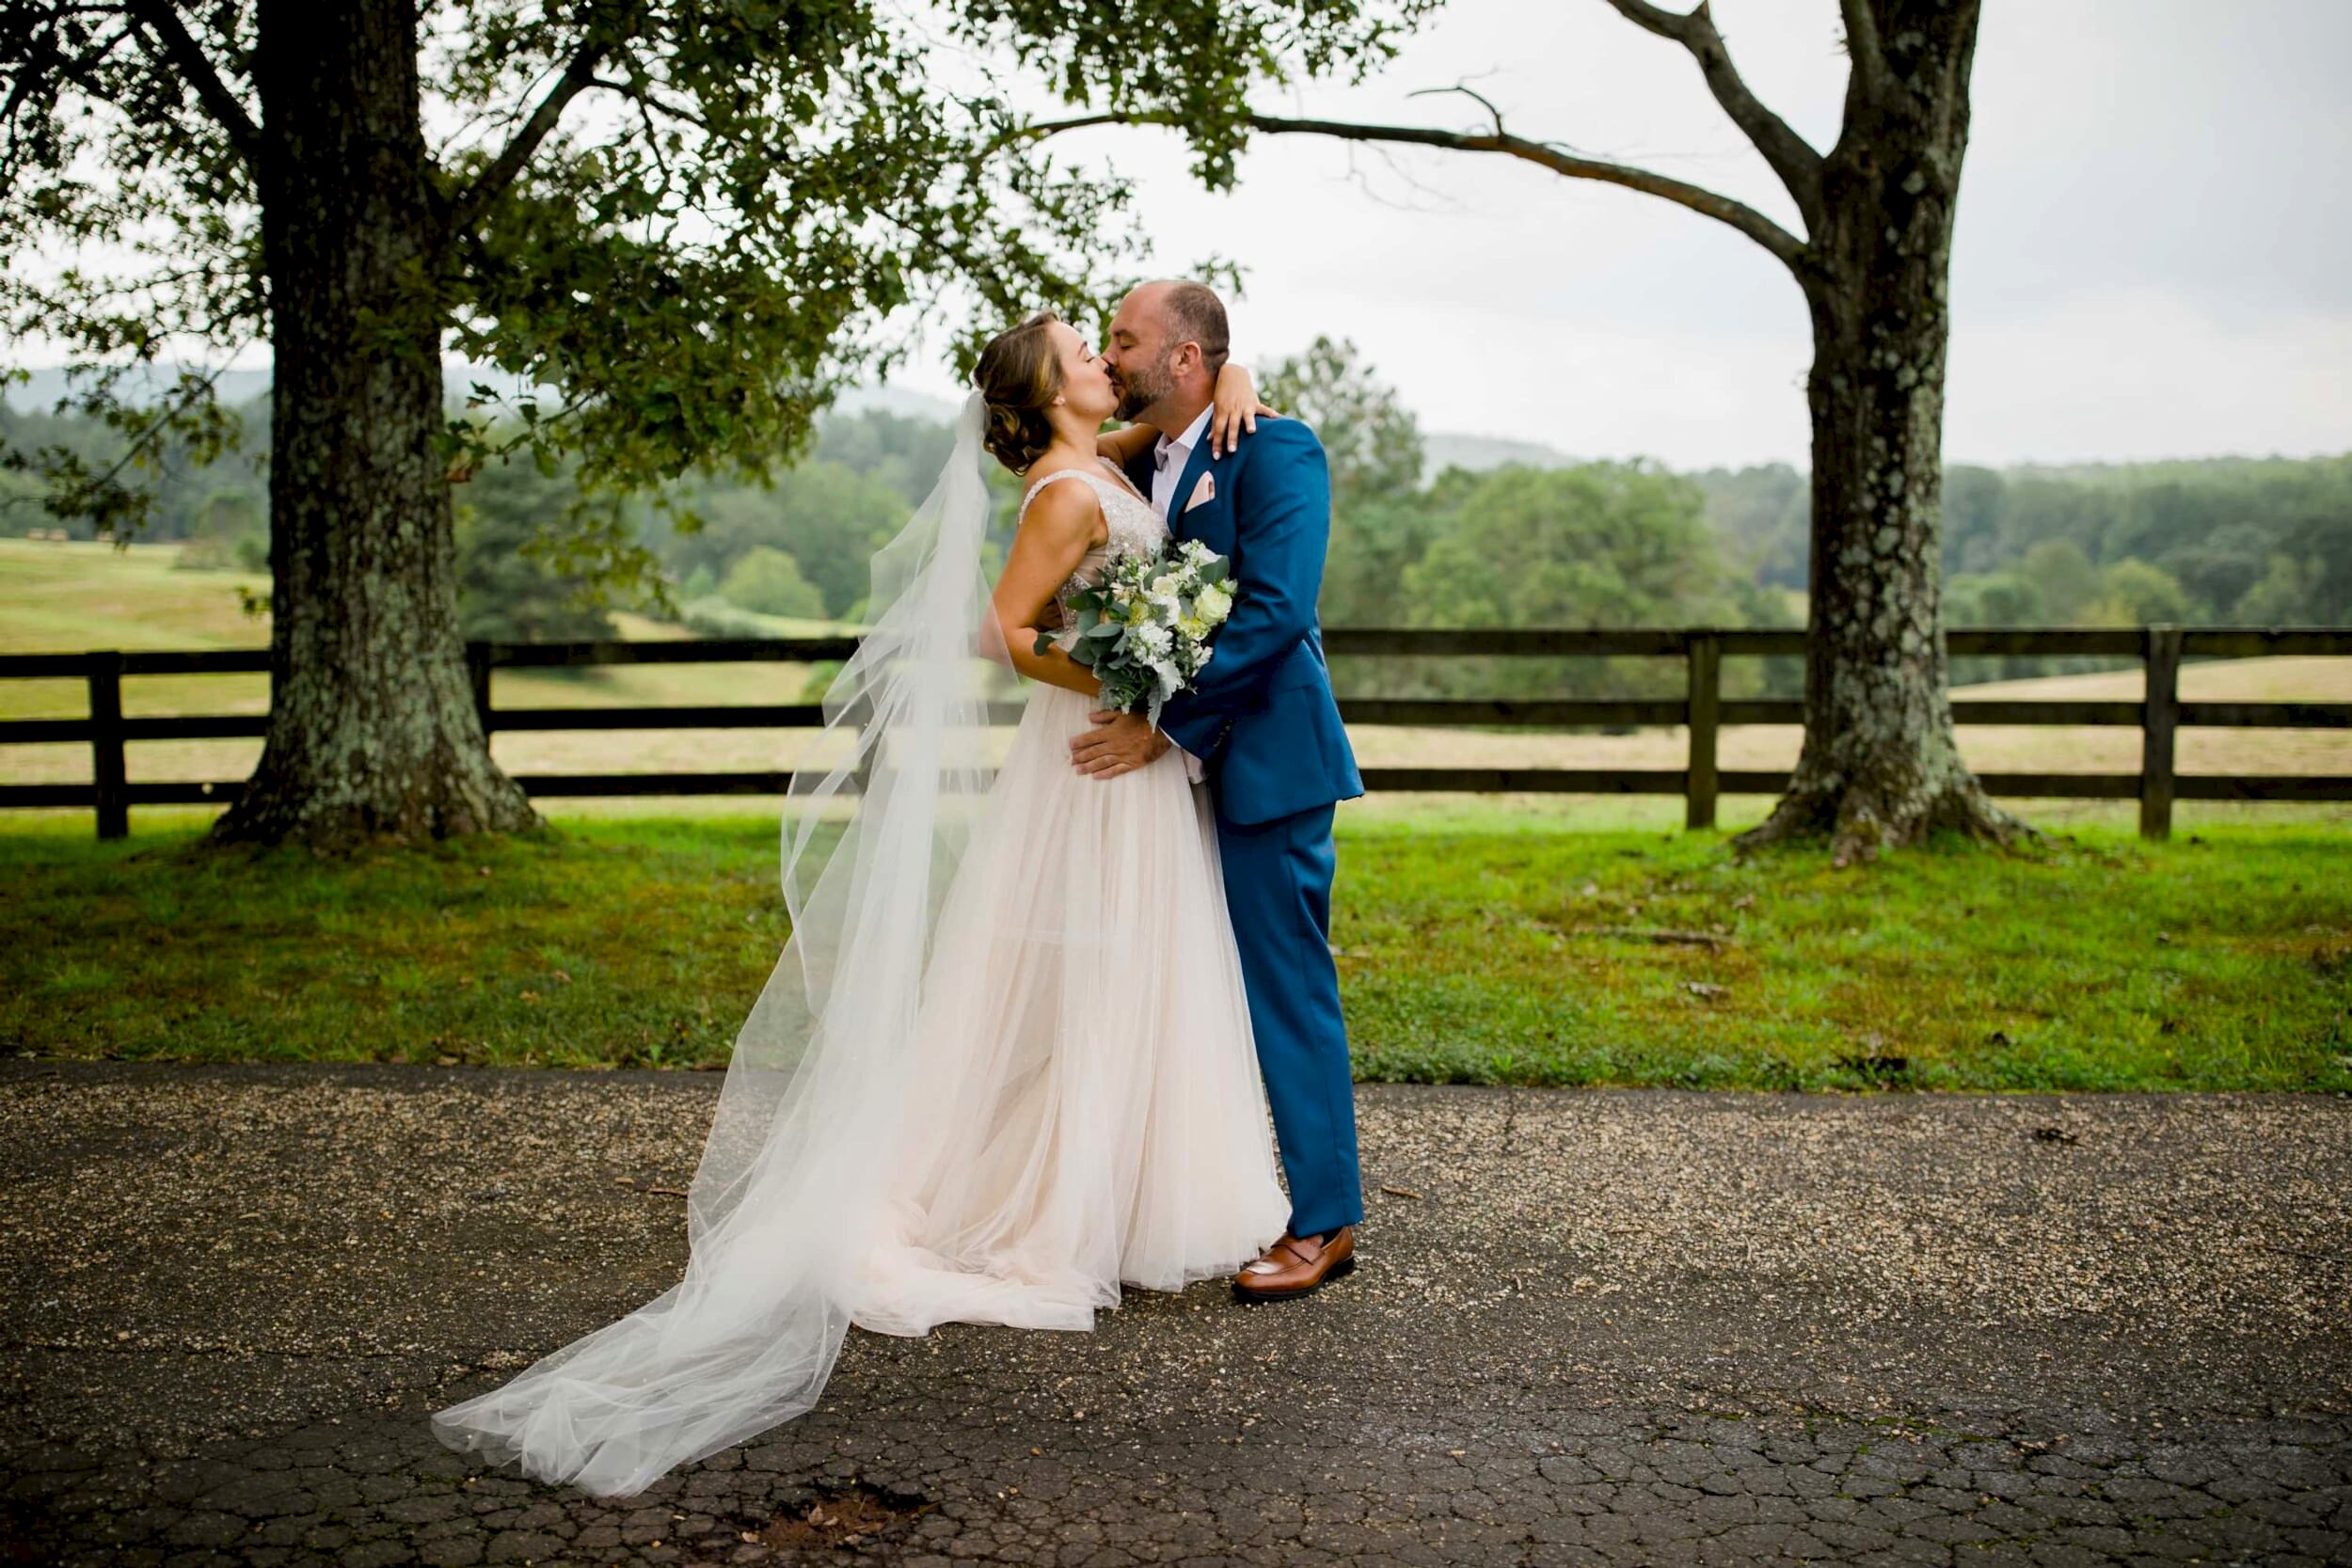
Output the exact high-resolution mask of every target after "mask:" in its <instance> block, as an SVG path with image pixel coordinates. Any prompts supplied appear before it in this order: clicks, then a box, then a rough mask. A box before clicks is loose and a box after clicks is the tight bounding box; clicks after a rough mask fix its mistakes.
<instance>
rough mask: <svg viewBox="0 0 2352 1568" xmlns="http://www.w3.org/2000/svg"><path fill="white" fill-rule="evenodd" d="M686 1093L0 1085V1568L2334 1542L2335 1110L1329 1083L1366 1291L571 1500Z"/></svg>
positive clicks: (709, 1087) (856, 1342)
mask: <svg viewBox="0 0 2352 1568" xmlns="http://www.w3.org/2000/svg"><path fill="white" fill-rule="evenodd" d="M717 1088H718V1077H717V1075H715V1074H682V1075H677V1074H662V1073H650V1072H606V1073H564V1072H550V1071H516V1070H484V1069H462V1068H459V1069H436V1068H421V1067H392V1066H319V1065H308V1064H304V1065H282V1066H280V1065H268V1066H244V1067H217V1068H199V1067H185V1066H167V1065H149V1064H135V1063H84V1062H68V1061H53V1060H42V1059H20V1060H14V1061H9V1062H5V1063H0V1279H4V1280H5V1283H6V1290H7V1295H6V1301H7V1304H8V1311H7V1315H6V1321H5V1327H4V1328H0V1455H4V1456H5V1459H6V1463H7V1472H6V1475H5V1476H0V1563H10V1562H21V1563H52V1562H55V1563H61V1564H85V1563H87V1564H108V1565H113V1564H156V1565H171V1568H181V1565H198V1564H208V1565H209V1564H238V1565H244V1564H253V1565H264V1564H307V1563H334V1564H354V1565H373V1564H400V1563H419V1564H437V1565H448V1568H460V1565H466V1564H473V1563H497V1562H535V1563H543V1564H552V1563H569V1564H581V1565H592V1564H593V1565H615V1564H635V1563H681V1564H703V1563H737V1562H828V1563H844V1564H847V1563H898V1564H921V1565H925V1568H946V1565H948V1564H956V1563H965V1562H972V1563H978V1562H991V1563H1050V1564H1056V1565H1063V1564H1068V1565H1073V1568H1074V1565H1094V1564H1102V1565H1109V1564H1125V1563H1134V1562H1185V1563H1340V1562H1347V1563H1407V1564H1430V1565H1439V1564H1454V1563H1465V1564H1487V1563H1493V1564H1512V1565H1530V1568H1533V1565H1540V1564H1555V1563H1556V1564H1584V1563H1592V1564H1604V1563H1606V1564H1614V1563H1627V1564H1667V1563H1683V1562H1691V1563H1750V1562H1777V1561H1783V1560H1790V1561H1812V1562H1853V1563H1889V1564H1893V1563H1902V1564H1921V1563H1925V1564H1947V1563H1949V1564H1955V1565H1958V1564H1971V1565H1973V1564H2006V1563H2018V1564H2042V1565H2051V1568H2057V1565H2064V1564H2074V1563H2085V1564H2090V1563H2110V1562H2122V1563H2133V1564H2159V1563H2162V1564H2170V1563H2180V1562H2198V1561H2203V1562H2213V1563H2249V1564H2251V1563H2260V1564H2303V1563H2313V1564H2316V1563H2328V1562H2346V1561H2352V1418H2348V1417H2347V1410H2348V1409H2352V1403H2348V1395H2352V1225H2348V1224H2347V1220H2352V1214H2348V1213H2347V1210H2348V1209H2352V1101H2347V1100H2344V1099H2340V1098H2328V1097H2318V1096H2307V1097H2294V1096H2267V1095H2179V1096H2143V1095H2117V1096H2105V1097H2102V1096H2018V1095H2001V1096H1982V1097H1979V1096H1920V1095H1885V1096H1856V1097H1836V1096H1829V1097H1820V1096H1799V1095H1750V1094H1696V1093H1677V1092H1672V1091H1647V1090H1643V1091H1606V1090H1604V1091H1537V1090H1504V1089H1483V1088H1465V1087H1412V1086H1373V1085H1365V1086H1362V1087H1360V1088H1359V1091H1358V1095H1359V1101H1358V1104H1359V1121H1360V1132H1361V1137H1362V1144H1363V1169H1364V1175H1365V1180H1366V1184H1367V1193H1366V1196H1367V1200H1368V1210H1369V1213H1368V1217H1367V1220H1366V1223H1365V1226H1364V1227H1363V1229H1362V1231H1361V1232H1360V1237H1359V1240H1360V1253H1359V1256H1360V1258H1361V1259H1362V1262H1361V1266H1360V1267H1359V1269H1358V1271H1357V1272H1356V1274H1355V1275H1352V1276H1351V1277H1349V1278H1347V1279H1345V1280H1343V1281H1341V1282H1339V1283H1336V1284H1334V1285H1333V1286H1332V1287H1330V1288H1329V1289H1328V1290H1327V1291H1323V1292H1321V1293H1320V1294H1318V1295H1315V1296H1313V1297H1310V1298H1308V1299H1305V1300H1302V1301H1297V1302H1291V1303H1284V1304H1281V1305H1279V1306H1274V1307H1237V1306H1235V1305H1234V1304H1232V1302H1231V1301H1230V1299H1229V1298H1228V1297H1227V1296H1226V1295H1225V1294H1224V1292H1223V1291H1221V1289H1219V1288H1218V1287H1217V1286H1216V1285H1214V1284H1202V1285H1199V1286H1195V1287H1194V1288H1193V1289H1191V1290H1189V1291H1184V1292H1183V1293H1182V1294H1177V1295H1159V1294H1152V1293H1150V1292H1144V1291H1130V1292H1129V1293H1128V1296H1127V1299H1126V1303H1125V1305H1124V1306H1123V1307H1121V1308H1120V1310H1119V1311H1117V1312H1114V1313H1106V1314H1104V1315H1103V1317H1102V1318H1101V1319H1100V1321H1099V1323H1098V1326H1097V1329H1096V1332H1094V1333H1092V1334H1048V1333H1031V1334H1022V1333H1017V1332H1013V1331H1008V1330H1003V1329H993V1328H983V1327H978V1326H975V1325H966V1324H951V1325H949V1326H948V1327H946V1328H944V1329H942V1330H940V1331H938V1332H937V1333H935V1334H934V1335H932V1336H931V1337H930V1338H927V1339H915V1340H905V1339H896V1338H885V1337H881V1336H871V1335H866V1334H865V1333H862V1332H853V1333H852V1334H851V1336H850V1341H849V1343H848V1345H847V1347H846V1348H845V1350H844V1352H843V1354H842V1357H841V1362H840V1365H839V1367H838V1369H837V1370H836V1372H835V1374H834V1380H833V1383H832V1384H831V1386H829V1388H828V1390H827V1397H826V1400H825V1402H824V1403H823V1404H822V1405H821V1406H820V1407H819V1408H818V1410H816V1411H815V1412H812V1413H811V1414H810V1415H808V1416H806V1417H804V1418H802V1419H800V1420H798V1421H794V1422H790V1423H787V1425H785V1426H783V1427H780V1428H778V1429H776V1430H775V1431H773V1432H771V1433H768V1434H765V1435H764V1436H762V1437H760V1438H758V1439H755V1440H754V1441H752V1442H751V1443H748V1444H745V1445H743V1446H742V1447H740V1448H738V1449H729V1450H727V1451H726V1452H724V1453H722V1454H719V1455H716V1456H714V1457H712V1458H711V1459H708V1460H706V1461H704V1462H703V1463H701V1464H700V1465H691V1466H688V1467H686V1468H684V1469H682V1470H679V1471H677V1472H674V1473H673V1474H672V1475H670V1476H668V1477H665V1478H664V1479H663V1480H662V1481H660V1483H658V1484H657V1485H656V1486H655V1488H654V1489H653V1490H651V1491H649V1492H647V1493H645V1494H644V1495H642V1496H640V1497H635V1498H630V1499H627V1500H625V1501H620V1502H606V1501H602V1500H599V1499H596V1498H594V1497H589V1496H587V1495H585V1494H583V1493H580V1492H579V1491H577V1490H576V1489H572V1488H550V1487H547V1486H543V1485H540V1484H538V1483H536V1482H533V1481H527V1480H524V1479H520V1478H518V1477H516V1476H515V1475H513V1474H512V1473H511V1472H510V1473H507V1474H497V1473H492V1472H489V1471H486V1470H485V1469H484V1468H482V1467H481V1465H480V1462H479V1461H478V1460H473V1459H470V1458H468V1457H465V1456H460V1455H458V1454H455V1453H453V1452H451V1451H449V1450H448V1449H443V1448H442V1447H441V1446H440V1445H439V1444H437V1442H435V1441H434V1439H433V1437H432V1434H431V1433H430V1432H429V1431H428V1429H427V1428H426V1425H425V1416H426V1413H427V1412H428V1411H430V1410H432V1409H434V1408H436V1407H437V1406H439V1405H442V1404H446V1403H448V1402H452V1401H453V1400H455V1399H459V1398H463V1397H465V1396H466V1395H468V1394H470V1393H473V1392H477V1391H479V1390H481V1389H483V1388H485V1387H487V1386H491V1385H492V1384H494V1383H496V1382H500V1381H503V1379H504V1378H505V1377H506V1376H509V1375H511V1374H512V1372H513V1371H514V1370H516V1369H518V1368H520V1367H522V1366H523V1365H526V1364H527V1363H529V1362H530V1361H532V1360H533V1359H535V1358H536V1357H537V1356H538V1355H540V1354H545V1353H546V1352H547V1351H549V1350H552V1349H554V1348H555V1347H556V1346H558V1345H560V1344H563V1343H564V1342H566V1341H567V1340H569V1339H571V1338H574V1337H576V1336H578V1335H579V1334H581V1333H584V1332H586V1331H587V1330H589V1329H591V1328H594V1327H596V1326H597V1325H598V1324H600V1323H604V1322H607V1321H608V1320H610V1319H611V1318H612V1317H614V1316H617V1315H618V1314H620V1313H622V1312H625V1311H627V1310H628V1309H629V1308H630V1307H635V1306H637V1305H639V1304H640V1303H642V1302H644V1300H646V1299H648V1298H650V1297H651V1296H653V1295H656V1294H658V1293H660V1291H662V1290H664V1289H666V1288H667V1287H668V1286H669V1285H670V1284H672V1283H673V1282H674V1281H675V1278H676V1275H677V1274H678V1272H679V1271H680V1269H682V1267H683V1265H684V1261H685V1236H684V1201H683V1198H682V1197H681V1196H677V1195H678V1194H680V1193H682V1191H683V1189H684V1187H685V1185H686V1181H687V1180H688V1178H689V1177H690V1176H691V1172H692V1169H693V1164H694V1162H695V1159H696V1158H697V1156H698V1155H699V1153H700V1151H701V1141H702V1135H703V1132H704V1129H705V1127H706V1126H707V1117H708V1115H709V1111H710V1107H711V1105H712V1103H713V1100H714V1097H715V1094H716V1090H717Z"/></svg>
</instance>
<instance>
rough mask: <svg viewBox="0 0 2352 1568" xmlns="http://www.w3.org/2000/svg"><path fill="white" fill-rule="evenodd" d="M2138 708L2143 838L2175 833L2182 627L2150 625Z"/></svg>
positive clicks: (2157, 837) (2147, 629) (2140, 830)
mask: <svg viewBox="0 0 2352 1568" xmlns="http://www.w3.org/2000/svg"><path fill="white" fill-rule="evenodd" d="M2141 635H2142V636H2143V637H2144V638H2145V640H2146V641H2145V646H2144V648H2143V657H2144V658H2145V660H2146V663H2147V679H2146V691H2145V694H2144V698H2143V700H2142V702H2141V704H2140V709H2139V736H2140V738H2139V836H2140V837H2142V838H2150V839H2166V838H2169V837H2171V836H2172V735H2173V731H2174V730H2175V729H2177V728H2178V727H2179V725H2180V721H2181V628H2180V627H2178V626H2149V627H2146V628H2144V630H2143V632H2142V634H2141Z"/></svg>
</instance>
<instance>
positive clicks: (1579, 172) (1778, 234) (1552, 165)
mask: <svg viewBox="0 0 2352 1568" xmlns="http://www.w3.org/2000/svg"><path fill="white" fill-rule="evenodd" d="M1243 118H1244V121H1245V123H1247V124H1248V126H1249V128H1250V129H1251V130H1253V131H1265V132H1269V133H1273V134H1275V135H1312V136H1336V137H1339V138H1340V139H1341V140H1343V141H1364V142H1402V143H1406V144H1407V145H1410V146H1415V147H1438V148H1445V149H1448V150H1453V151H1456V152H1500V153H1502V154H1503V155H1504V156H1505V157H1511V158H1518V159H1520V160H1522V161H1523V162H1526V163H1531V164H1534V165H1536V166H1539V167H1543V168H1548V169H1549V170H1551V172H1552V173H1554V174H1559V175H1565V176H1566V177H1567V178H1568V179H1571V180H1597V181H1599V182H1601V183H1603V184H1607V185H1622V186H1624V187H1625V188H1626V189H1627V190H1631V191H1641V192H1643V193H1645V195H1649V196H1655V197H1660V198H1663V199H1665V200H1668V201H1672V202H1675V203H1676V204H1677V205H1679V206H1683V207H1688V208H1689V209H1690V210H1691V211H1692V212H1694V213H1698V214H1702V215H1704V216H1707V217H1710V218H1713V219H1714V220H1715V221H1716V222H1718V223H1724V224H1728V225H1730V226H1731V227H1732V228H1734V229H1737V230H1739V231H1740V233H1742V234H1745V235H1746V236H1747V237H1748V238H1749V239H1751V240H1754V241H1755V242H1756V244H1757V245H1762V246H1763V247H1764V248H1765V249H1766V250H1769V251H1771V252H1772V254H1773V255H1774V256H1777V257H1778V258H1780V260H1781V262H1782V264H1783V265H1785V266H1787V267H1788V269H1789V270H1790V271H1792V272H1795V271H1798V270H1799V269H1800V268H1801V267H1802V266H1803V265H1804V257H1805V245H1804V241H1803V240H1801V239H1799V238H1797V236H1796V235H1794V234H1791V233H1790V232H1788V230H1786V229H1783V228H1782V227H1781V226H1780V225H1779V224H1777V223H1774V222H1773V221H1772V219H1771V218H1768V217H1766V216H1765V215H1764V214H1762V213H1759V212H1757V211H1756V209H1755V208H1753V207H1751V206H1749V205H1747V203H1745V202H1742V201H1734V200H1732V199H1731V198H1729V197H1727V196H1718V195H1717V194H1716V193H1715V192H1713V191H1710V190H1707V189H1704V188H1702V187H1700V186H1697V185H1692V184H1689V183H1686V182H1683V181H1680V180H1676V179H1672V178H1670V177H1669V176H1666V175H1663V174H1657V173H1653V172H1652V171H1650V170H1648V169H1645V168H1635V167H1633V166H1631V165H1629V164H1612V163H1605V162H1602V161H1601V160H1599V159H1597V158H1586V157H1581V156H1579V155H1578V154H1576V153H1573V152H1570V151H1568V150H1565V149H1564V148H1561V147H1558V146H1555V145H1554V144H1552V143H1550V142H1539V141H1530V140H1528V139H1527V138H1526V137H1525V136H1515V135H1511V134H1510V133H1508V132H1506V131H1503V130H1502V129H1501V128H1500V127H1498V128H1497V129H1496V130H1495V131H1493V132H1491V133H1487V134H1484V135H1481V134H1477V133H1468V132H1461V131H1438V130H1432V129H1429V128H1427V127H1425V126H1419V125H1359V124H1356V123H1354V122H1351V121H1347V120H1329V119H1279V118H1278V117H1276V116H1273V115H1247V116H1245V117H1243ZM1183 124H1184V120H1183V119H1182V118H1181V117H1179V116H1176V115H1168V114H1124V113H1119V112H1116V111H1114V112H1110V113H1105V114H1096V115H1082V116H1079V117H1078V118H1076V119H1059V120H1048V121H1045V122H1043V123H1040V124H1032V125H1025V126H1023V127H1021V128H1020V129H1019V130H1017V131H1014V132H1011V133H1009V134H1008V135H1003V136H1000V137H998V138H997V140H996V142H995V143H994V147H1003V146H1005V145H1007V144H1009V143H1010V142H1014V141H1027V140H1031V139H1034V138H1036V137H1040V136H1051V135H1059V134H1061V133H1062V132H1064V131H1078V130H1083V129H1086V128H1087V127H1089V126H1095V125H1171V126H1178V127H1181V126H1182V125H1183ZM992 150H993V148H992Z"/></svg>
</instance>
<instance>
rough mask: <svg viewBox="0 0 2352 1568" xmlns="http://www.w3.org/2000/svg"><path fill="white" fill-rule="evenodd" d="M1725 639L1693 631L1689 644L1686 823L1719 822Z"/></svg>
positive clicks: (1709, 824) (1702, 825)
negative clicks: (1718, 734) (1718, 733)
mask: <svg viewBox="0 0 2352 1568" xmlns="http://www.w3.org/2000/svg"><path fill="white" fill-rule="evenodd" d="M1723 653H1724V643H1723V639H1722V638H1720V637H1718V636H1716V635H1715V634H1714V633H1713V632H1711V631H1696V632H1692V634H1691V640H1690V643H1689V656H1690V662H1689V673H1690V695H1689V711H1688V715H1687V717H1688V719H1689V721H1690V729H1691V780H1690V784H1689V785H1688V787H1687V789H1686V792H1685V794H1684V797H1683V806H1684V809H1683V814H1682V825H1683V826H1684V827H1686V828H1711V827H1713V826H1714V825H1715V713H1716V703H1717V699H1718V698H1719V697H1720V696H1721V694H1722V686H1723V681H1722V670H1723Z"/></svg>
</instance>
